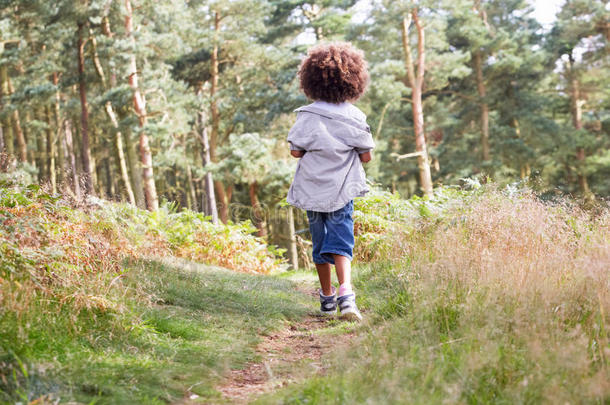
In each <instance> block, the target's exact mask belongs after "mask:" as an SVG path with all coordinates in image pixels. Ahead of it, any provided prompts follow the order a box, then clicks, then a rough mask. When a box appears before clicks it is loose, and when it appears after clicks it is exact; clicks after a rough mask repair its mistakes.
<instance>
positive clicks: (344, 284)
mask: <svg viewBox="0 0 610 405" xmlns="http://www.w3.org/2000/svg"><path fill="white" fill-rule="evenodd" d="M333 257H334V258H335V268H336V270H337V279H338V280H339V293H338V295H339V296H341V295H345V294H349V293H351V292H352V264H351V262H350V260H349V258H347V257H345V256H342V255H333ZM318 274H319V272H318ZM329 278H330V277H329Z"/></svg>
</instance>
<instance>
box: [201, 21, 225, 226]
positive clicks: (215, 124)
mask: <svg viewBox="0 0 610 405" xmlns="http://www.w3.org/2000/svg"><path fill="white" fill-rule="evenodd" d="M220 22H221V16H220V13H219V12H218V11H216V12H215V13H214V45H213V48H212V56H211V60H210V64H211V69H210V76H211V77H210V81H211V87H210V114H211V115H212V133H211V136H210V158H211V160H212V162H216V161H217V157H216V149H217V147H218V133H219V130H220V112H219V111H218V102H217V101H216V94H217V92H218V66H219V62H218V41H219V32H220ZM214 188H215V189H216V196H217V200H218V206H217V208H218V210H219V213H220V219H221V221H222V222H223V223H225V224H226V223H227V221H228V220H229V200H228V199H227V193H226V192H225V186H224V184H223V183H222V182H221V181H219V180H215V181H214ZM206 191H207V190H206Z"/></svg>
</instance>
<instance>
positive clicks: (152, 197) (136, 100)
mask: <svg viewBox="0 0 610 405" xmlns="http://www.w3.org/2000/svg"><path fill="white" fill-rule="evenodd" d="M125 10H126V14H125V34H126V36H127V38H128V40H129V42H130V44H131V48H132V49H131V55H130V57H129V86H130V87H131V89H132V91H133V105H134V109H135V111H136V114H137V115H138V120H139V122H140V142H139V146H140V162H141V163H142V182H143V186H144V195H145V197H146V208H147V209H148V210H149V211H155V210H157V209H158V208H159V199H158V197H157V189H156V187H155V178H154V173H153V163H152V153H151V151H150V142H149V139H148V135H147V134H146V132H145V131H144V128H145V126H146V102H145V100H144V97H142V94H141V93H140V88H139V85H138V67H137V64H136V54H135V48H136V40H135V38H134V36H133V10H132V8H131V1H130V0H125Z"/></svg>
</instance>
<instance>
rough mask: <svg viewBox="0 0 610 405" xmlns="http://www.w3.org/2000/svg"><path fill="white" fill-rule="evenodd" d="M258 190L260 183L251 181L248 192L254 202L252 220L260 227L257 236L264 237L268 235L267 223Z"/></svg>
mask: <svg viewBox="0 0 610 405" xmlns="http://www.w3.org/2000/svg"><path fill="white" fill-rule="evenodd" d="M257 191H258V183H257V182H256V181H254V182H252V183H250V186H249V188H248V192H249V194H250V204H252V220H253V221H252V222H254V225H255V226H256V227H257V228H258V232H257V236H260V237H262V238H264V237H266V236H267V225H266V224H265V213H264V212H263V210H262V209H261V205H260V202H259V201H258V196H257V195H256V192H257Z"/></svg>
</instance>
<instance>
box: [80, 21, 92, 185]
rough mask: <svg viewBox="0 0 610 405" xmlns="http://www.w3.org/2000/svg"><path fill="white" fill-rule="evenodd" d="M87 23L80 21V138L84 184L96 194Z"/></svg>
mask: <svg viewBox="0 0 610 405" xmlns="http://www.w3.org/2000/svg"><path fill="white" fill-rule="evenodd" d="M84 28H85V24H84V23H83V22H79V23H78V31H77V35H78V42H77V45H76V46H77V48H78V93H79V97H80V109H81V114H80V124H81V130H80V139H81V160H82V165H83V185H84V186H85V193H86V194H95V189H94V188H93V168H92V166H91V148H90V145H89V111H88V106H87V87H86V84H85V53H84V52H85V42H84V40H83V35H84V34H83V30H84Z"/></svg>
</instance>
